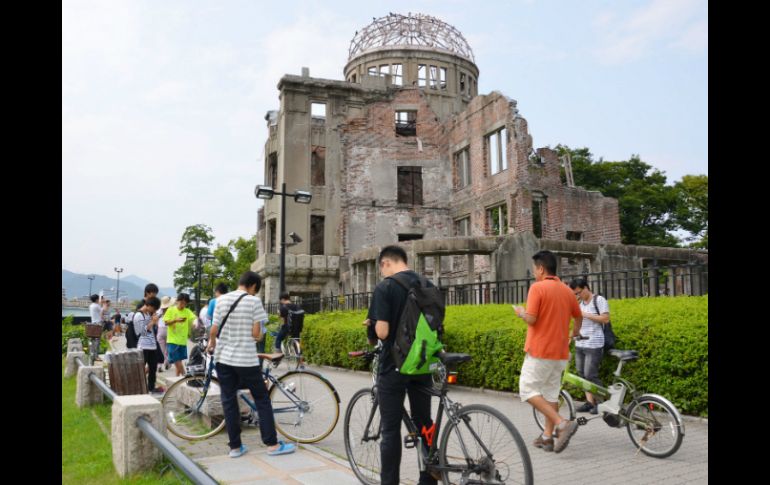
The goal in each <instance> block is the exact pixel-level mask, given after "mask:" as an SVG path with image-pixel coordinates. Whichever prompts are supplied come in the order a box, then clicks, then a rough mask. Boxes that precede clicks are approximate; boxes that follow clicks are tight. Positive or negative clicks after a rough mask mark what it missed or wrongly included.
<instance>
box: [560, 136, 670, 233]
mask: <svg viewBox="0 0 770 485" xmlns="http://www.w3.org/2000/svg"><path fill="white" fill-rule="evenodd" d="M556 151H557V152H558V153H559V156H562V155H564V154H566V153H567V152H569V153H570V159H571V162H572V174H573V177H574V179H575V185H576V186H578V187H583V188H585V189H587V190H598V191H599V192H601V193H602V194H603V195H605V196H607V197H613V198H615V199H618V210H619V212H620V234H621V242H622V243H623V244H637V245H643V246H668V247H676V246H679V240H678V239H677V238H676V236H674V235H673V234H671V232H670V231H673V230H674V229H676V228H677V224H676V222H675V221H674V219H673V217H672V213H673V211H674V208H675V207H676V193H675V190H674V188H673V187H672V186H669V185H666V176H665V174H664V173H663V172H661V171H660V170H658V169H655V168H653V167H652V166H651V165H648V164H646V163H644V162H643V161H642V160H641V159H640V158H639V156H638V155H632V156H631V158H630V159H629V160H624V161H618V162H605V161H604V160H603V159H601V158H600V159H599V160H598V161H594V160H593V155H592V154H591V152H590V151H589V149H588V148H585V147H584V148H578V149H572V148H569V147H567V146H563V145H557V146H556Z"/></svg>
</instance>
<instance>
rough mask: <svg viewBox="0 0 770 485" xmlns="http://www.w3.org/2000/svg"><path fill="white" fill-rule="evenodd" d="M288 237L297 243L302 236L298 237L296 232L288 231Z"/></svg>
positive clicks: (300, 240)
mask: <svg viewBox="0 0 770 485" xmlns="http://www.w3.org/2000/svg"><path fill="white" fill-rule="evenodd" d="M289 237H290V238H291V240H292V241H294V244H299V243H301V242H302V238H301V237H299V236H298V235H297V233H296V232H290V233H289Z"/></svg>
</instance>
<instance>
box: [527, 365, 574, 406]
mask: <svg viewBox="0 0 770 485" xmlns="http://www.w3.org/2000/svg"><path fill="white" fill-rule="evenodd" d="M567 362H569V360H551V359H538V358H537V357H530V355H529V354H526V355H524V364H523V365H522V366H521V376H519V396H520V397H521V400H522V402H526V401H528V400H529V399H530V398H532V397H535V396H538V395H539V396H543V398H544V399H545V400H546V401H548V402H557V401H558V400H559V390H560V389H561V376H562V373H563V372H564V369H566V368H567Z"/></svg>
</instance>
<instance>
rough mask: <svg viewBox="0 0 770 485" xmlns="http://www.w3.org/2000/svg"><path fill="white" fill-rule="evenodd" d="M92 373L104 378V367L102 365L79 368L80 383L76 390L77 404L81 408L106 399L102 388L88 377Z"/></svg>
mask: <svg viewBox="0 0 770 485" xmlns="http://www.w3.org/2000/svg"><path fill="white" fill-rule="evenodd" d="M91 374H94V375H96V377H98V378H99V379H101V380H104V367H101V366H93V367H89V366H85V365H84V366H83V367H81V368H79V369H78V384H77V391H76V392H75V404H77V405H78V407H79V408H82V407H84V406H90V405H92V404H101V402H102V401H104V394H102V390H101V389H99V388H98V387H96V384H94V383H93V382H91V379H89V378H88V376H90V375H91Z"/></svg>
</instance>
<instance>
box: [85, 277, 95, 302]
mask: <svg viewBox="0 0 770 485" xmlns="http://www.w3.org/2000/svg"><path fill="white" fill-rule="evenodd" d="M86 278H88V297H89V298H90V297H91V284H92V283H93V282H94V279H96V276H95V275H92V274H91V275H88V276H86Z"/></svg>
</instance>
